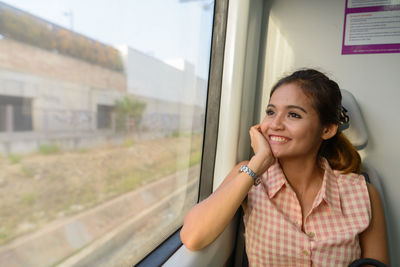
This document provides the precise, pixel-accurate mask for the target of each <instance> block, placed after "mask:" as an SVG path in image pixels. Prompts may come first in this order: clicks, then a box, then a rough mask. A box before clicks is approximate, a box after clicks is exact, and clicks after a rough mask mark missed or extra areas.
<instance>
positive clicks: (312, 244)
mask: <svg viewBox="0 0 400 267" xmlns="http://www.w3.org/2000/svg"><path fill="white" fill-rule="evenodd" d="M328 102H329V103H328ZM343 116H344V114H343V112H342V107H341V93H340V90H339V87H338V85H337V84H336V83H335V82H334V81H332V80H330V79H329V78H328V77H326V76H325V75H324V74H322V73H320V72H318V71H316V70H313V69H305V70H299V71H297V72H295V73H293V74H292V75H290V76H288V77H285V78H283V79H281V80H280V81H279V82H278V83H277V84H276V85H275V86H274V87H273V89H272V91H271V97H270V102H269V104H268V107H267V112H266V116H265V119H264V120H263V122H262V123H261V124H259V125H255V126H253V127H251V129H250V137H251V146H252V148H253V150H254V156H252V157H251V159H250V160H249V161H245V162H242V163H239V164H238V165H237V166H236V167H235V168H234V169H233V170H232V171H231V172H230V173H229V175H228V176H227V177H226V178H225V180H224V182H223V183H222V184H221V185H220V187H219V188H218V189H217V190H216V191H215V192H214V193H213V194H212V195H211V196H210V197H208V198H207V199H206V200H204V201H203V202H201V203H199V204H198V205H196V206H195V207H194V208H193V209H192V210H191V211H190V212H189V213H188V214H187V215H186V217H185V222H184V226H183V228H182V231H181V237H182V240H183V242H184V244H185V245H186V246H187V247H188V248H189V249H192V250H197V249H201V248H203V247H204V246H206V245H207V244H208V243H210V242H212V241H213V240H215V238H216V237H217V236H218V235H219V234H220V232H221V231H222V230H223V229H224V228H225V227H226V225H227V223H228V222H229V221H230V220H231V218H232V216H233V215H234V213H235V211H236V209H237V208H238V207H239V206H240V205H241V204H242V206H243V208H244V211H245V215H244V223H245V228H246V234H245V238H246V251H247V255H248V259H249V263H250V265H254V266H299V265H305V266H310V265H318V266H348V265H349V264H350V263H351V262H353V261H354V260H356V259H358V258H360V257H365V258H375V259H378V260H380V261H382V262H384V263H388V250H387V240H386V236H382V234H381V233H385V221H384V218H383V216H381V215H382V205H381V202H380V199H379V195H378V194H376V189H374V188H373V187H372V186H371V185H367V184H366V181H365V179H364V177H363V176H362V175H360V174H359V170H360V157H359V156H358V153H357V151H356V150H355V149H354V147H352V146H351V144H350V143H349V142H348V141H347V139H346V138H345V137H344V136H343V135H342V133H341V132H340V131H339V130H338V126H339V125H340V124H341V122H342V117H343ZM349 155H350V156H349ZM243 164H244V166H245V167H243V166H242V165H243ZM240 166H242V167H241V168H240V169H239V167H240ZM245 168H247V169H248V171H246V172H244V171H243V170H244V169H245ZM238 170H239V172H238ZM253 173H255V174H254V175H252V174H253ZM249 174H251V175H249ZM254 176H255V177H254ZM257 176H260V177H261V183H260V185H258V183H255V182H254V181H256V180H257ZM253 180H254V181H253ZM253 184H254V186H253ZM371 207H372V208H371ZM200 218H202V219H201V220H200ZM367 241H368V242H367Z"/></svg>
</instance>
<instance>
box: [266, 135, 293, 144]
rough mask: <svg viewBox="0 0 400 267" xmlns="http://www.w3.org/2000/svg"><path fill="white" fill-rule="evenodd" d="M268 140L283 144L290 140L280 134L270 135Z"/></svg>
mask: <svg viewBox="0 0 400 267" xmlns="http://www.w3.org/2000/svg"><path fill="white" fill-rule="evenodd" d="M269 140H270V141H271V142H272V143H275V144H284V143H287V142H289V141H290V138H287V137H285V136H280V135H270V136H269Z"/></svg>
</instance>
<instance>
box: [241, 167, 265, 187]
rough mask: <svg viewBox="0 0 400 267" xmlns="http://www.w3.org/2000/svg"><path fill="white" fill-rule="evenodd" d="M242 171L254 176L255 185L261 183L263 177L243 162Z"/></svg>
mask: <svg viewBox="0 0 400 267" xmlns="http://www.w3.org/2000/svg"><path fill="white" fill-rule="evenodd" d="M241 172H245V173H247V174H248V175H250V176H251V178H253V180H254V185H259V184H260V183H261V178H260V177H258V175H257V174H256V173H255V172H253V171H252V170H251V169H250V168H249V167H248V166H247V165H245V164H243V165H242V166H241V167H240V169H239V173H241Z"/></svg>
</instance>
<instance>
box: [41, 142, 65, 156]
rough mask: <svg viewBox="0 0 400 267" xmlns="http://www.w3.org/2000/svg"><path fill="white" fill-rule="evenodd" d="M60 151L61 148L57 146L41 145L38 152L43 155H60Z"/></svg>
mask: <svg viewBox="0 0 400 267" xmlns="http://www.w3.org/2000/svg"><path fill="white" fill-rule="evenodd" d="M59 151H60V147H59V146H58V145H55V144H45V145H40V146H39V148H38V152H39V153H40V154H42V155H51V154H55V153H58V152H59Z"/></svg>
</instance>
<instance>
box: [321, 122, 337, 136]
mask: <svg viewBox="0 0 400 267" xmlns="http://www.w3.org/2000/svg"><path fill="white" fill-rule="evenodd" d="M337 130H338V125H337V124H333V123H332V124H329V125H328V126H324V128H323V129H322V134H321V138H322V139H323V140H328V139H330V138H332V137H334V136H335V134H336V132H337Z"/></svg>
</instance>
